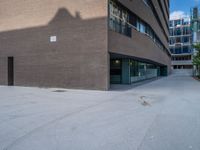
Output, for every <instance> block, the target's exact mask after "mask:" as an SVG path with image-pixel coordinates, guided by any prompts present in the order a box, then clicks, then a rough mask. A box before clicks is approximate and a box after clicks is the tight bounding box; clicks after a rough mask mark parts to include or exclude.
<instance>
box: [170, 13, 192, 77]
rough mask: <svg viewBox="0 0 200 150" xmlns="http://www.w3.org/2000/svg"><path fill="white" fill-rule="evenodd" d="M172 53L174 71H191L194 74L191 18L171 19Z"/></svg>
mask: <svg viewBox="0 0 200 150" xmlns="http://www.w3.org/2000/svg"><path fill="white" fill-rule="evenodd" d="M169 47H170V51H171V54H172V69H174V70H189V72H190V74H192V70H193V64H192V57H193V49H192V31H191V24H190V17H189V16H188V17H185V18H182V17H179V18H176V19H170V42H169Z"/></svg>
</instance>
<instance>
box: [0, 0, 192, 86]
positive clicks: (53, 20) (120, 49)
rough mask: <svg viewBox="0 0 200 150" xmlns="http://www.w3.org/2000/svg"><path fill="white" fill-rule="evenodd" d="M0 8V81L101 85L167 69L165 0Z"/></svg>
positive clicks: (74, 0)
mask: <svg viewBox="0 0 200 150" xmlns="http://www.w3.org/2000/svg"><path fill="white" fill-rule="evenodd" d="M0 10H2V11H1V13H0V20H1V23H0V84H1V85H17V86H41V87H64V88H81V89H98V90H108V89H109V87H110V84H115V83H116V84H132V83H135V82H138V81H142V80H146V79H150V78H154V77H158V76H167V75H168V74H169V73H170V70H171V54H170V51H169V44H168V42H169V27H168V22H169V0H162V1H160V0H159V1H157V0H37V1H35V0H28V1H26V0H15V2H13V0H5V1H3V0H2V1H1V5H0ZM186 32H189V31H188V30H187V31H186ZM185 40H186V42H188V43H189V39H187V38H186V39H185ZM177 42H178V41H177ZM186 42H185V43H186ZM176 46H177V45H176ZM188 46H190V45H188ZM183 51H186V53H187V54H188V52H189V49H186V50H185V48H184V49H183ZM187 57H190V55H189V54H188V55H187ZM187 57H186V59H189V58H187ZM184 59H185V58H184ZM185 67H189V68H190V64H189V65H187V66H185Z"/></svg>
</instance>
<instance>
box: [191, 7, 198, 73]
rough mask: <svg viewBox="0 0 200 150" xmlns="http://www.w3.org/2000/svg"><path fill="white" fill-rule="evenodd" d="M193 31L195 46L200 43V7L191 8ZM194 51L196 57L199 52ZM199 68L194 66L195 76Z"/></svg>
mask: <svg viewBox="0 0 200 150" xmlns="http://www.w3.org/2000/svg"><path fill="white" fill-rule="evenodd" d="M190 14H191V29H192V33H193V36H192V43H193V45H195V44H197V43H200V9H199V7H197V6H196V7H193V8H191V13H190ZM193 50H194V55H196V53H197V51H196V50H195V49H193ZM197 73H198V71H197V68H196V66H194V74H195V75H198V74H197Z"/></svg>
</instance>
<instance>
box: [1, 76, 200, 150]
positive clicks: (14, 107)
mask: <svg viewBox="0 0 200 150" xmlns="http://www.w3.org/2000/svg"><path fill="white" fill-rule="evenodd" d="M191 149H192V150H200V82H198V81H196V80H194V79H193V78H191V77H184V76H181V77H179V76H169V77H167V78H162V79H159V80H157V81H154V82H151V83H148V84H145V85H142V86H138V87H135V88H132V89H129V90H126V91H125V90H122V91H119V90H117V91H107V92H103V91H83V90H66V89H64V90H63V89H59V90H57V89H40V88H24V87H3V86H2V87H0V150H191Z"/></svg>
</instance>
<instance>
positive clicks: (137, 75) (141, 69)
mask: <svg viewBox="0 0 200 150" xmlns="http://www.w3.org/2000/svg"><path fill="white" fill-rule="evenodd" d="M130 72H131V73H130V76H131V83H134V82H138V81H142V80H146V79H151V78H154V77H157V76H158V67H157V66H156V65H153V64H148V63H143V62H139V61H136V60H130Z"/></svg>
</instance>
